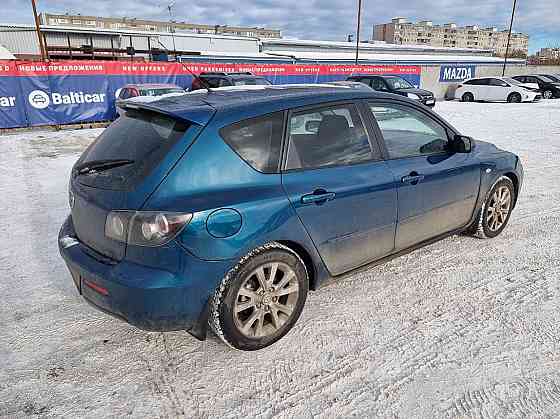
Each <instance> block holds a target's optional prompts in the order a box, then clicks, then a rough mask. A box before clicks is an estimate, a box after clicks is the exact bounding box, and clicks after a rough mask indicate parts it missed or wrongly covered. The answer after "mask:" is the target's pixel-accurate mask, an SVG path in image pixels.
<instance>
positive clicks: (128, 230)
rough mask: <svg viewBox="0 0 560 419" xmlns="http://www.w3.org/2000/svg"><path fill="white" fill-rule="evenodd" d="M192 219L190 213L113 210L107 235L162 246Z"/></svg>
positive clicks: (108, 222)
mask: <svg viewBox="0 0 560 419" xmlns="http://www.w3.org/2000/svg"><path fill="white" fill-rule="evenodd" d="M191 219H192V214H189V213H185V214H183V213H176V212H157V211H111V212H110V213H109V214H108V215H107V218H106V220H105V236H107V237H109V238H111V239H113V240H117V241H120V242H123V243H128V244H134V245H137V246H161V245H164V244H165V243H168V242H169V241H171V240H172V239H174V238H175V237H176V236H177V235H178V234H179V233H180V232H181V230H182V229H183V228H184V227H185V226H186V225H187V224H188V223H189V222H190V221H191Z"/></svg>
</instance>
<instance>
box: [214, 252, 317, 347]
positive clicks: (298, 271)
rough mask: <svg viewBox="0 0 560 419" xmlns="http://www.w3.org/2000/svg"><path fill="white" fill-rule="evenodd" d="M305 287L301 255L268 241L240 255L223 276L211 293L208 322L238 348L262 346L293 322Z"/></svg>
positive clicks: (304, 271)
mask: <svg viewBox="0 0 560 419" xmlns="http://www.w3.org/2000/svg"><path fill="white" fill-rule="evenodd" d="M308 289H309V278H308V274H307V269H306V267H305V264H304V263H303V261H302V260H301V258H300V257H299V256H298V255H297V254H296V253H295V252H293V251H292V250H291V249H289V248H287V247H285V246H283V245H281V244H279V243H269V244H267V245H264V246H262V247H259V248H257V249H255V250H253V251H252V252H250V253H249V254H248V255H247V256H245V257H244V258H242V259H241V261H240V262H239V263H238V264H237V265H236V266H235V267H234V268H233V269H232V270H230V271H229V272H228V273H227V275H226V276H225V278H224V279H223V280H222V283H221V284H220V286H219V287H218V288H217V289H216V292H215V294H214V297H213V298H212V299H211V315H210V318H209V323H210V327H211V328H212V329H213V330H214V332H215V333H216V335H218V337H220V338H221V339H222V340H223V341H224V342H225V343H226V344H228V345H230V346H232V347H234V348H236V349H241V350H245V351H252V350H257V349H262V348H265V347H267V346H269V345H272V344H273V343H274V342H276V341H277V340H279V339H280V338H282V337H283V336H284V335H285V334H286V333H288V331H289V330H290V329H291V328H292V327H293V325H294V324H295V323H296V321H297V320H298V318H299V316H300V314H301V312H302V310H303V306H304V304H305V300H306V298H307V291H308Z"/></svg>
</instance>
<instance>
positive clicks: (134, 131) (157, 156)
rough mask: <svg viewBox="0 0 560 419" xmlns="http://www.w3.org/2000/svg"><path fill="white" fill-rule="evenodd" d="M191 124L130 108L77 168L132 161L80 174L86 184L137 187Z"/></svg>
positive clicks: (82, 158) (95, 144)
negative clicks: (110, 162)
mask: <svg viewBox="0 0 560 419" xmlns="http://www.w3.org/2000/svg"><path fill="white" fill-rule="evenodd" d="M189 126H190V125H189V124H188V123H185V122H182V121H177V120H175V119H173V118H170V117H168V116H165V115H162V114H159V113H156V112H149V111H142V110H127V111H126V112H125V114H124V115H122V116H121V117H120V118H118V119H117V120H116V121H115V122H113V123H112V124H111V125H110V126H109V127H108V128H107V129H105V131H103V133H102V134H101V135H100V136H99V137H98V138H97V139H96V140H95V141H94V142H93V143H92V144H91V145H90V146H89V147H88V148H87V149H86V151H85V152H84V154H83V155H82V157H81V158H80V160H79V161H78V163H77V167H84V166H87V164H88V163H89V164H90V165H91V166H92V167H94V165H95V163H96V162H103V161H109V160H123V161H124V160H127V161H130V163H129V164H125V165H122V166H119V167H114V168H112V169H109V170H103V171H100V172H99V173H98V174H83V175H80V177H79V181H80V183H82V184H85V185H88V186H92V187H99V188H104V189H113V190H131V189H134V188H135V187H136V186H137V185H138V184H139V182H140V181H142V180H143V179H144V178H145V177H146V176H147V175H148V174H149V173H150V172H151V171H152V170H153V169H154V168H155V167H156V166H157V165H158V164H159V163H160V162H161V161H162V160H163V158H164V157H165V156H166V154H167V153H168V152H169V150H170V149H171V147H173V145H175V144H176V143H177V141H179V140H180V139H181V138H182V137H183V135H184V134H185V132H186V131H187V129H188V128H189Z"/></svg>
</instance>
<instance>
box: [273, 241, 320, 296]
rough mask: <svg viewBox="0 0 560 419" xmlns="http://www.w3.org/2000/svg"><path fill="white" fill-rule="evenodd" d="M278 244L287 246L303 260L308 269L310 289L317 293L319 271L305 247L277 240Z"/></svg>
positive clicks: (292, 242) (293, 242)
mask: <svg viewBox="0 0 560 419" xmlns="http://www.w3.org/2000/svg"><path fill="white" fill-rule="evenodd" d="M277 242H278V243H280V244H281V245H283V246H286V247H287V248H289V249H290V250H291V251H293V252H294V253H296V254H297V255H298V256H299V257H300V258H301V260H302V261H303V263H304V264H305V268H306V269H307V274H308V275H309V289H311V290H313V291H315V290H316V289H317V287H318V283H317V282H318V281H317V270H316V269H315V263H314V262H313V258H312V257H311V254H310V253H309V252H308V251H307V249H306V248H305V247H304V246H302V245H301V244H299V243H297V242H295V241H291V240H277Z"/></svg>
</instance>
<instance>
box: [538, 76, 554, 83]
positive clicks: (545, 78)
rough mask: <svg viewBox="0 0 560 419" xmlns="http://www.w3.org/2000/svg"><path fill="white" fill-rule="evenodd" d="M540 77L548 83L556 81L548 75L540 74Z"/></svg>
mask: <svg viewBox="0 0 560 419" xmlns="http://www.w3.org/2000/svg"><path fill="white" fill-rule="evenodd" d="M539 79H541V80H542V81H544V82H547V83H554V80H552V79H551V78H550V77H548V76H539Z"/></svg>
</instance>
